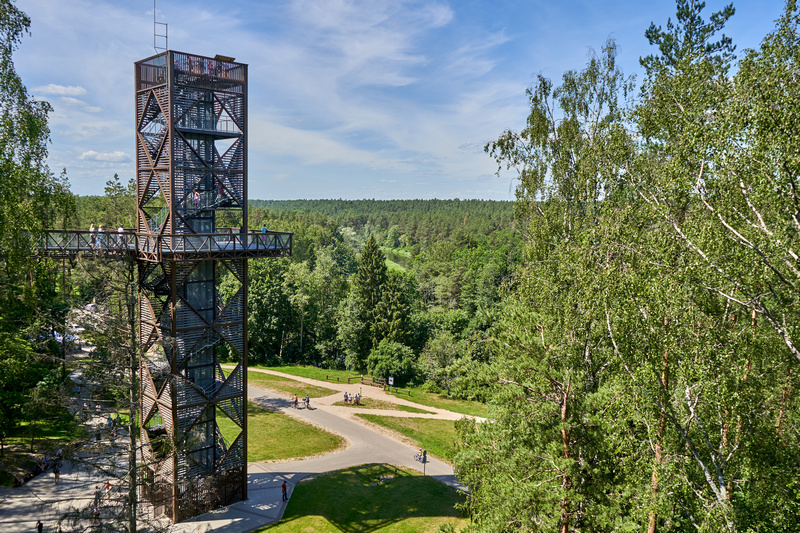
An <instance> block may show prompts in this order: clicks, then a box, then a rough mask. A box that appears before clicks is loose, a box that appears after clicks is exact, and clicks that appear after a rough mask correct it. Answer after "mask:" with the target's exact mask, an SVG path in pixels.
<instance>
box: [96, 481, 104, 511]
mask: <svg viewBox="0 0 800 533" xmlns="http://www.w3.org/2000/svg"><path fill="white" fill-rule="evenodd" d="M102 496H103V491H102V490H100V485H97V486H96V487H95V488H94V506H95V507H97V506H98V505H100V498H101V497H102Z"/></svg>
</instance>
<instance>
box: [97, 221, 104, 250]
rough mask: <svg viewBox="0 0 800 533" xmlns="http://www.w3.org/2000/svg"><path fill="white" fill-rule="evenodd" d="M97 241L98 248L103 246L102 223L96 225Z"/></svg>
mask: <svg viewBox="0 0 800 533" xmlns="http://www.w3.org/2000/svg"><path fill="white" fill-rule="evenodd" d="M97 243H98V244H99V245H100V248H103V244H104V243H103V225H102V224H100V225H99V226H97Z"/></svg>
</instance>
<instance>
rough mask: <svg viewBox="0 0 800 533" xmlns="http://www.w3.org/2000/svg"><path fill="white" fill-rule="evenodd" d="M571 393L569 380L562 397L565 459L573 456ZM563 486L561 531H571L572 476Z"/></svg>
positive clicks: (562, 483)
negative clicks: (571, 450) (571, 444)
mask: <svg viewBox="0 0 800 533" xmlns="http://www.w3.org/2000/svg"><path fill="white" fill-rule="evenodd" d="M569 394H570V383H569V381H567V388H566V390H565V391H564V393H563V395H562V399H561V442H562V445H563V446H564V459H569V458H570V457H571V454H570V448H569V441H570V430H569V428H568V427H567V425H566V424H567V417H568V416H569V410H568V409H567V400H568V399H569ZM561 486H562V487H564V498H563V500H562V501H561V533H569V522H570V517H571V516H572V512H571V511H570V508H569V497H568V496H567V493H568V491H569V490H570V489H571V488H572V478H571V477H570V476H568V475H565V476H564V479H563V480H562V481H561Z"/></svg>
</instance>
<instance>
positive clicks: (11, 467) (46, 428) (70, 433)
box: [0, 412, 84, 487]
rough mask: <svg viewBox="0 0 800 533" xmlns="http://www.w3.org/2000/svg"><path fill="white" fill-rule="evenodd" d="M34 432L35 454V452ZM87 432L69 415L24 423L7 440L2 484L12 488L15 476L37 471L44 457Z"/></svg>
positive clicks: (1, 462) (0, 477)
mask: <svg viewBox="0 0 800 533" xmlns="http://www.w3.org/2000/svg"><path fill="white" fill-rule="evenodd" d="M31 429H33V451H31ZM83 432H84V429H83V426H82V425H81V424H79V423H78V422H77V421H76V420H75V418H74V417H73V416H72V415H70V414H69V413H66V412H65V413H64V415H63V416H59V417H56V418H53V419H49V420H40V421H37V422H36V423H35V424H31V423H30V422H27V421H23V422H21V423H20V424H19V425H18V426H17V427H15V428H14V430H13V432H11V434H10V435H9V436H8V437H7V438H6V439H5V442H4V450H3V457H2V458H0V485H2V486H9V487H10V486H11V485H12V484H13V481H14V475H15V474H20V475H21V474H24V473H25V472H28V471H30V470H32V469H33V467H34V466H35V465H36V462H37V461H38V460H39V459H40V458H41V457H42V456H43V455H53V454H55V452H56V450H58V449H59V448H63V447H65V446H66V445H67V444H69V442H71V441H73V440H75V439H77V438H79V437H81V436H82V435H83Z"/></svg>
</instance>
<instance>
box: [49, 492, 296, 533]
mask: <svg viewBox="0 0 800 533" xmlns="http://www.w3.org/2000/svg"><path fill="white" fill-rule="evenodd" d="M281 490H282V491H283V501H285V502H286V501H289V496H288V495H287V494H286V480H284V481H283V485H281ZM40 531H41V530H40Z"/></svg>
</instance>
